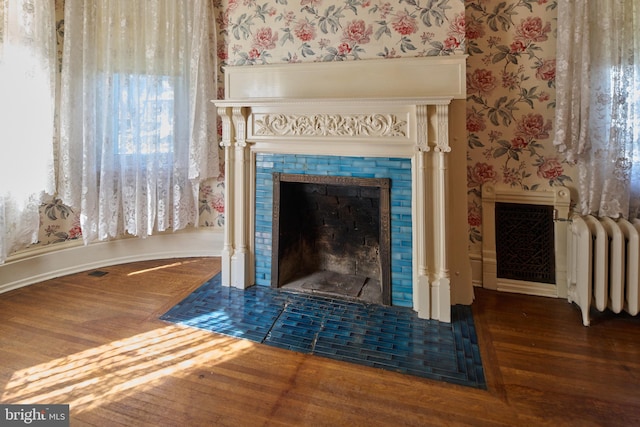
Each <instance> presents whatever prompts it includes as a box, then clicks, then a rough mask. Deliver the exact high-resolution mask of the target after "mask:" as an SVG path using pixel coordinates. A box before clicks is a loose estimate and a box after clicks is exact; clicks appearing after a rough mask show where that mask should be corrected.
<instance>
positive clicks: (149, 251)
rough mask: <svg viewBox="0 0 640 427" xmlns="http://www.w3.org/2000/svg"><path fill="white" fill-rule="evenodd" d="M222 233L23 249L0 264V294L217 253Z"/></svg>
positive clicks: (197, 231) (191, 231)
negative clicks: (124, 266) (103, 269)
mask: <svg viewBox="0 0 640 427" xmlns="http://www.w3.org/2000/svg"><path fill="white" fill-rule="evenodd" d="M223 237H224V234H223V233H222V232H221V231H219V230H209V229H203V228H198V229H189V230H183V231H180V232H176V233H164V234H158V235H153V236H149V237H147V238H144V239H142V238H124V239H118V240H112V241H108V242H96V243H91V244H89V245H87V246H85V245H83V244H82V241H70V242H65V243H58V244H51V245H48V246H44V247H41V248H36V249H32V250H25V251H21V252H19V253H16V254H14V255H12V256H11V257H9V258H8V259H7V261H6V262H5V263H4V264H2V265H0V293H3V292H7V291H10V290H12V289H17V288H21V287H23V286H28V285H32V284H34V283H38V282H42V281H44V280H49V279H53V278H56V277H60V276H65V275H68V274H73V273H79V272H82V271H87V270H91V269H95V268H100V267H106V266H109V265H115V264H125V263H128V262H136V261H147V260H152V259H167V258H187V257H203V256H220V253H221V252H222V246H223V245H222V244H223Z"/></svg>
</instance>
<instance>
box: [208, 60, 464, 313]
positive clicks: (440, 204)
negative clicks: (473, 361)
mask: <svg viewBox="0 0 640 427" xmlns="http://www.w3.org/2000/svg"><path fill="white" fill-rule="evenodd" d="M351 62H352V63H350V64H347V65H346V66H344V64H336V63H330V64H327V63H313V64H288V65H284V66H263V67H255V66H254V67H231V68H226V70H225V78H226V80H225V81H226V84H227V85H226V96H227V99H226V100H224V101H222V100H220V101H215V104H216V107H217V111H218V115H219V116H220V117H221V120H222V130H223V136H222V142H221V146H222V147H223V148H224V152H225V165H226V175H225V210H226V211H225V222H226V223H225V235H224V247H223V251H222V284H223V285H227V286H234V287H238V288H246V287H249V286H251V285H253V284H254V283H255V268H254V262H255V258H254V256H255V252H254V235H255V203H254V201H255V197H256V195H255V173H256V168H255V163H256V162H255V158H256V154H257V153H282V154H305V155H322V156H332V155H340V156H363V157H394V158H397V157H400V158H407V159H411V169H412V170H411V184H412V185H411V187H412V190H411V191H412V200H413V202H412V248H411V249H412V271H413V273H412V275H413V308H414V310H416V311H417V312H418V315H419V316H420V317H422V318H431V319H437V320H440V321H444V322H450V321H451V304H452V297H451V293H452V289H451V277H450V271H449V261H448V259H449V257H450V252H451V250H450V247H449V242H450V226H451V224H450V217H451V212H450V210H451V207H450V205H451V202H450V195H449V193H450V192H449V182H450V177H449V162H448V157H449V155H450V152H451V148H452V147H451V145H450V132H449V123H450V114H449V110H450V105H451V101H452V100H453V99H460V98H464V81H465V80H464V79H465V78H464V72H465V66H464V64H465V58H464V56H461V57H458V58H455V57H453V58H452V57H447V58H411V59H405V60H400V59H395V60H369V61H351ZM363 75H364V77H362V76H363ZM359 76H360V77H362V78H359ZM365 77H366V78H365ZM336 82H339V83H336ZM345 82H346V83H345ZM350 82H351V83H350ZM411 93H413V94H416V95H415V96H408V95H409V94H411ZM456 274H458V273H456ZM392 286H393V285H392Z"/></svg>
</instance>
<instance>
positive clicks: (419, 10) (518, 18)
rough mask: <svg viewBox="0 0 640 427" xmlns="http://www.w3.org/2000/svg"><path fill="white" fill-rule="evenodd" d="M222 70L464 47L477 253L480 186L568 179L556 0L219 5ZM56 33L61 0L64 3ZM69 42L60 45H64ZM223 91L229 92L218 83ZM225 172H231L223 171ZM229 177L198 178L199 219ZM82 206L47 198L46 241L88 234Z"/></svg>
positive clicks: (214, 223) (211, 209) (219, 199)
mask: <svg viewBox="0 0 640 427" xmlns="http://www.w3.org/2000/svg"><path fill="white" fill-rule="evenodd" d="M213 5H214V8H215V9H216V25H217V30H218V37H217V52H216V54H217V58H218V60H219V63H220V64H219V65H220V67H224V66H252V65H262V64H271V63H294V62H317V61H344V60H366V59H392V58H396V57H416V56H429V55H431V56H433V55H456V54H465V53H466V54H468V55H469V56H468V58H467V102H466V130H467V135H468V137H467V144H466V151H467V159H468V161H467V192H468V224H469V244H470V249H471V251H472V252H476V253H479V252H480V251H481V246H480V245H481V239H482V233H481V231H482V210H481V206H482V203H481V198H480V194H481V193H480V190H481V185H482V184H483V183H485V182H488V181H491V182H495V183H499V184H504V185H508V186H512V187H514V188H522V189H529V190H536V189H544V188H545V187H546V188H548V187H551V186H556V185H568V186H571V185H572V176H573V173H574V169H573V167H572V165H570V164H568V163H567V162H566V161H565V160H564V159H563V158H562V157H561V156H560V155H559V154H558V153H557V152H556V151H555V148H554V147H553V144H552V139H553V131H554V111H555V69H556V60H555V52H556V47H555V43H556V37H555V31H556V28H555V26H556V16H557V2H556V0H502V1H500V0H466V1H464V0H395V1H385V0H339V1H331V0H297V1H294V2H290V1H289V0H275V1H273V2H256V1H255V0H214V1H213ZM56 6H57V19H58V25H57V27H58V37H59V43H61V40H62V37H63V35H64V14H63V6H64V0H56ZM59 46H61V44H59ZM219 93H220V96H219V97H222V94H223V93H224V87H223V85H222V83H220V87H219ZM221 170H222V171H224V168H222V169H221ZM223 177H224V172H222V173H221V176H220V177H218V178H217V179H213V180H209V181H208V182H205V183H204V184H203V185H202V188H201V192H200V201H199V203H200V214H201V221H200V224H199V225H200V226H206V227H214V228H222V226H223V224H224V197H223V191H224V188H223V185H224V184H223ZM78 215H79V209H78V208H76V207H70V206H64V205H62V204H61V203H60V201H59V200H57V199H56V198H54V197H51V199H50V200H48V201H47V202H46V203H45V204H43V206H42V209H41V223H42V226H41V230H40V243H39V244H40V245H44V244H49V243H55V242H60V241H65V240H70V239H75V238H78V237H80V235H79V228H78V226H77V225H78Z"/></svg>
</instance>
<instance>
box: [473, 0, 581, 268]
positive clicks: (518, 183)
mask: <svg viewBox="0 0 640 427" xmlns="http://www.w3.org/2000/svg"><path fill="white" fill-rule="evenodd" d="M556 16H557V2H556V1H555V0H526V1H524V0H509V1H506V2H500V1H488V0H471V1H467V2H466V28H467V29H466V35H467V49H468V53H469V59H468V73H467V95H468V98H467V131H468V140H467V143H468V159H469V160H468V170H467V182H468V202H469V206H468V221H469V241H470V245H471V252H472V254H478V255H477V256H478V257H479V254H480V253H481V239H482V234H481V228H482V212H481V197H480V194H481V185H482V184H483V183H485V182H487V181H491V182H494V183H497V184H501V185H505V186H508V187H513V188H516V189H523V190H544V189H545V188H546V189H548V188H549V187H553V186H559V185H560V186H561V185H565V186H568V187H571V186H572V185H573V179H572V177H575V168H574V167H573V165H570V164H568V163H567V162H566V161H564V160H563V158H562V157H561V156H560V155H559V153H557V152H556V150H555V148H554V146H553V132H554V121H555V120H554V114H555V71H556V60H555V55H556Z"/></svg>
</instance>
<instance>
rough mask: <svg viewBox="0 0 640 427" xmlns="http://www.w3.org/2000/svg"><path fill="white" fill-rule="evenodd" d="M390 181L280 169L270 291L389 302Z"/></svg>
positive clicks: (275, 181) (275, 187) (275, 183)
mask: <svg viewBox="0 0 640 427" xmlns="http://www.w3.org/2000/svg"><path fill="white" fill-rule="evenodd" d="M390 181H391V180H390V179H389V178H358V177H340V176H333V175H304V174H284V173H281V172H274V173H273V221H272V230H273V232H272V236H273V237H272V238H273V249H272V259H271V286H273V287H278V288H285V289H288V290H295V291H299V292H308V293H313V294H320V295H325V296H331V297H338V298H345V299H352V300H358V301H363V302H366V303H377V304H385V305H390V304H391V292H390V290H391V283H390V281H391V275H390V259H389V253H390V240H391V239H390V236H391V234H390V223H391V222H390V206H389V196H390V194H389V186H390Z"/></svg>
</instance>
